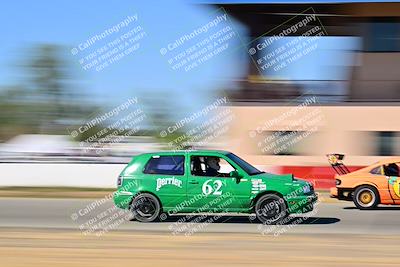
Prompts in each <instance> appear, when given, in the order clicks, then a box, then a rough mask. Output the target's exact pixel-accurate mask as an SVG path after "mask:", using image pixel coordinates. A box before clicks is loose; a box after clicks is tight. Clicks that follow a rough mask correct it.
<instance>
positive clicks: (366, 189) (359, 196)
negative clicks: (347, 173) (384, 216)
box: [353, 185, 379, 210]
mask: <svg viewBox="0 0 400 267" xmlns="http://www.w3.org/2000/svg"><path fill="white" fill-rule="evenodd" d="M353 202H354V204H355V205H356V207H357V208H359V209H362V210H367V209H373V208H375V207H376V206H377V205H378V204H379V195H378V191H377V190H376V188H375V187H372V186H369V185H363V186H360V187H358V188H357V189H356V191H354V194H353Z"/></svg>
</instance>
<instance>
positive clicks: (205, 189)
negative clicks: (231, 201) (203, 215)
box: [201, 179, 222, 196]
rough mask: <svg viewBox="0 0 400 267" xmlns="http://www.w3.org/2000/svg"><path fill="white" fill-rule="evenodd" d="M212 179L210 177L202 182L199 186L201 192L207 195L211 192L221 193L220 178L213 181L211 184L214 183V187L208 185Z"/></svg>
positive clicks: (214, 193)
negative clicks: (200, 186)
mask: <svg viewBox="0 0 400 267" xmlns="http://www.w3.org/2000/svg"><path fill="white" fill-rule="evenodd" d="M212 181H213V180H212V179H210V180H207V181H205V182H204V184H203V186H202V188H201V189H202V191H203V194H204V195H206V196H208V195H209V194H211V193H212V194H213V195H217V196H219V195H221V194H222V190H220V189H221V187H222V182H221V180H215V181H213V183H212V184H213V185H214V187H213V186H212V185H210V182H212Z"/></svg>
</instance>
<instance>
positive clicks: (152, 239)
mask: <svg viewBox="0 0 400 267" xmlns="http://www.w3.org/2000/svg"><path fill="white" fill-rule="evenodd" d="M91 203H93V200H87V199H85V200H83V199H37V198H32V199H30V198H0V259H1V261H2V264H0V265H1V266H11V267H13V266H115V265H116V264H124V265H126V264H128V263H129V264H130V265H134V266H188V265H191V266H231V265H236V266H242V265H259V266H266V265H267V266H399V263H398V262H399V260H398V255H399V251H398V248H399V236H400V207H395V206H382V207H379V208H378V209H376V210H372V211H360V210H357V209H355V208H354V206H353V204H352V203H350V202H334V203H319V204H318V205H317V206H316V209H315V211H314V212H313V213H310V214H309V216H310V217H309V218H304V219H302V218H301V217H297V218H295V219H293V220H292V222H290V223H288V224H287V225H283V226H275V228H273V227H268V228H266V227H267V226H263V225H260V224H259V223H256V222H255V220H252V218H251V217H249V216H240V215H233V216H231V215H230V216H221V217H219V216H218V217H213V215H210V216H208V217H206V218H203V217H190V219H189V220H188V221H187V222H182V221H183V220H185V219H188V218H189V217H186V216H184V215H182V216H176V217H170V218H167V219H166V220H164V221H163V222H158V223H138V222H135V221H129V220H122V223H121V224H118V225H112V224H111V222H110V223H109V224H108V225H107V224H101V225H102V226H101V227H100V226H99V221H96V222H94V221H93V220H94V219H93V218H102V220H101V222H104V221H105V220H106V219H107V218H108V217H111V216H112V214H117V213H118V210H115V209H113V205H112V203H111V202H110V201H107V202H105V203H102V204H101V205H98V206H96V207H95V208H93V209H91V210H90V211H89V212H88V210H85V208H87V207H90V205H91ZM79 213H80V214H84V213H86V214H84V215H79ZM126 215H127V214H122V213H119V216H120V218H125V217H124V216H126ZM113 218H115V220H114V222H115V221H117V220H118V217H113ZM196 218H197V219H201V220H198V221H199V222H197V221H196ZM207 218H208V219H210V218H212V223H206V222H205V220H207ZM296 219H299V220H298V221H296ZM90 220H92V221H91V223H88V222H89V221H90ZM82 225H86V226H88V225H92V226H93V225H97V226H98V227H97V228H96V229H95V231H91V232H90V231H89V232H88V231H87V228H85V229H83V228H82ZM110 226H113V227H111V228H110ZM80 227H81V228H82V229H83V230H82V229H80ZM106 229H108V230H109V231H106V232H104V230H106ZM85 230H86V232H85ZM92 230H93V228H92ZM102 230H103V231H102ZM3 264H4V265H3Z"/></svg>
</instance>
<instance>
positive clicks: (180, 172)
mask: <svg viewBox="0 0 400 267" xmlns="http://www.w3.org/2000/svg"><path fill="white" fill-rule="evenodd" d="M185 158H186V156H185V155H184V154H172V155H153V156H151V158H150V159H149V160H148V162H147V163H146V165H145V167H144V170H143V173H144V177H143V179H142V183H143V190H145V191H151V192H154V193H155V195H156V196H157V197H158V198H159V199H160V200H161V203H162V205H163V207H165V208H174V207H176V206H178V205H180V204H181V203H182V202H184V201H185V200H186V184H187V176H186V173H185Z"/></svg>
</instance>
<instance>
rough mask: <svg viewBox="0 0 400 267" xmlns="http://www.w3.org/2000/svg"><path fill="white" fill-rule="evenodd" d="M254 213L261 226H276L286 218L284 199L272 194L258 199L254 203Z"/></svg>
mask: <svg viewBox="0 0 400 267" xmlns="http://www.w3.org/2000/svg"><path fill="white" fill-rule="evenodd" d="M255 212H256V216H257V219H258V220H259V221H260V222H262V223H263V224H277V223H280V222H282V221H283V220H284V219H285V218H286V217H287V216H288V212H287V208H286V203H285V201H284V199H283V198H281V197H279V196H277V195H274V194H266V195H263V196H262V197H260V198H259V199H258V200H257V202H256V205H255Z"/></svg>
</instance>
